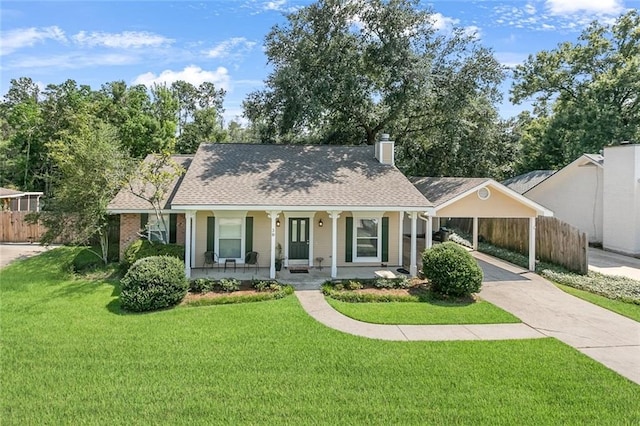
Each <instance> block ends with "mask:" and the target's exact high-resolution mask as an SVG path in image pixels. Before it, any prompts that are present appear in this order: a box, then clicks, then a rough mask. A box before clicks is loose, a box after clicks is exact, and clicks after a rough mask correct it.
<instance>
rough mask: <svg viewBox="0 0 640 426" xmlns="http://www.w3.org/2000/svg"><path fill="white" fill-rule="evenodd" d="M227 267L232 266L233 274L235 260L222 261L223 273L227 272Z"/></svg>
mask: <svg viewBox="0 0 640 426" xmlns="http://www.w3.org/2000/svg"><path fill="white" fill-rule="evenodd" d="M227 265H233V272H235V271H236V260H235V259H225V260H224V272H227Z"/></svg>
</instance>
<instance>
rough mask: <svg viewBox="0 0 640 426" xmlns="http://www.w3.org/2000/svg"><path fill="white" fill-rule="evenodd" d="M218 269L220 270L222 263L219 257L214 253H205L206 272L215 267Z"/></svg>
mask: <svg viewBox="0 0 640 426" xmlns="http://www.w3.org/2000/svg"><path fill="white" fill-rule="evenodd" d="M214 265H215V266H217V267H218V271H219V270H220V262H219V261H218V255H217V254H215V253H214V252H212V251H205V252H204V267H205V270H206V269H207V268H213V266H214Z"/></svg>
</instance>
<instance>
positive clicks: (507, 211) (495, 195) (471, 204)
mask: <svg viewBox="0 0 640 426" xmlns="http://www.w3.org/2000/svg"><path fill="white" fill-rule="evenodd" d="M489 190H490V191H491V196H490V197H489V198H488V199H486V200H481V199H480V198H479V197H478V194H477V192H476V191H474V192H472V193H471V194H469V195H467V196H466V197H464V198H462V199H460V200H458V201H456V202H454V203H452V204H450V205H448V206H446V207H444V208H442V209H438V216H439V217H470V216H475V217H536V216H537V213H536V211H535V210H533V209H531V208H529V207H526V206H524V205H523V204H522V203H520V202H519V201H517V200H514V199H513V198H511V197H508V196H506V195H505V194H503V193H501V192H500V191H498V190H496V189H495V188H489Z"/></svg>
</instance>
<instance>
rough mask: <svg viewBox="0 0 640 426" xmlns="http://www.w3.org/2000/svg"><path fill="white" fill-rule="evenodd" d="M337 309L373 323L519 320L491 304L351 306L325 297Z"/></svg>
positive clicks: (376, 304)
mask: <svg viewBox="0 0 640 426" xmlns="http://www.w3.org/2000/svg"><path fill="white" fill-rule="evenodd" d="M326 300H327V302H329V304H330V305H331V306H333V308H334V309H335V310H337V311H338V312H341V313H343V314H344V315H346V316H348V317H350V318H353V319H356V320H359V321H364V322H370V323H373V324H500V323H513V322H520V320H519V319H518V318H517V317H515V316H513V315H511V314H510V313H509V312H506V311H503V310H502V309H500V308H498V307H497V306H495V305H492V304H491V303H489V302H486V301H483V300H480V301H477V302H475V303H471V304H462V303H450V302H444V301H437V300H434V301H430V302H383V303H351V302H343V301H341V300H336V299H333V298H331V297H326Z"/></svg>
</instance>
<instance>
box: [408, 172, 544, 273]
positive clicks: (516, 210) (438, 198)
mask: <svg viewBox="0 0 640 426" xmlns="http://www.w3.org/2000/svg"><path fill="white" fill-rule="evenodd" d="M409 179H410V180H411V182H412V183H413V184H414V185H415V187H416V188H418V190H419V191H420V192H422V194H423V195H424V196H425V197H426V198H427V199H428V200H429V201H431V202H432V203H433V205H434V206H435V216H425V217H422V219H423V220H424V221H425V223H426V229H425V247H426V248H430V247H431V245H432V231H433V225H434V219H435V220H436V221H437V222H439V219H440V218H472V219H473V249H474V250H477V248H478V219H479V218H527V219H529V233H528V238H529V270H530V271H534V270H535V267H536V218H537V217H538V216H553V212H552V211H551V210H549V209H547V208H545V207H543V206H541V205H540V204H538V203H536V202H534V201H531V200H529V199H528V198H526V197H524V196H522V195H520V194H518V193H517V192H515V191H513V190H511V189H509V188H507V187H506V186H504V185H502V184H501V183H499V182H496V181H495V180H493V179H488V178H447V177H445V178H440V177H412V178H409Z"/></svg>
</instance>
